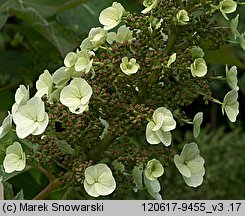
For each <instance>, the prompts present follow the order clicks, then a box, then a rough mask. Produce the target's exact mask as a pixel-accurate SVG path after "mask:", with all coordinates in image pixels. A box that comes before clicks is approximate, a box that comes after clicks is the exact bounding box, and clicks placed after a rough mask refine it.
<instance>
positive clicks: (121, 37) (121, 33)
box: [107, 25, 133, 44]
mask: <svg viewBox="0 0 245 216" xmlns="http://www.w3.org/2000/svg"><path fill="white" fill-rule="evenodd" d="M132 40H133V33H132V31H130V30H129V28H128V27H126V25H123V26H120V27H119V28H118V30H117V33H115V32H109V33H108V36H107V42H108V43H109V44H112V42H113V41H116V42H119V43H122V42H124V41H128V42H131V41H132Z"/></svg>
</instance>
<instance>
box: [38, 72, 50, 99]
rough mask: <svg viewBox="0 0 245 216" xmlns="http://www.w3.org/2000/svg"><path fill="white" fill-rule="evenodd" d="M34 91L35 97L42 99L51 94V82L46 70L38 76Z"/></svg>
mask: <svg viewBox="0 0 245 216" xmlns="http://www.w3.org/2000/svg"><path fill="white" fill-rule="evenodd" d="M36 89H37V93H36V94H35V97H42V96H44V95H46V96H47V97H49V96H50V94H51V93H52V89H53V81H52V76H51V75H50V73H49V71H48V70H45V71H44V73H43V74H41V75H40V76H39V79H38V81H37V82H36Z"/></svg>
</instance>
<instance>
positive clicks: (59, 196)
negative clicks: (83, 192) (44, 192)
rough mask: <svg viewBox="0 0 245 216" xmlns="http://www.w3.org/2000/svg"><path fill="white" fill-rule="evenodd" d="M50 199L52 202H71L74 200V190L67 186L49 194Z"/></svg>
mask: <svg viewBox="0 0 245 216" xmlns="http://www.w3.org/2000/svg"><path fill="white" fill-rule="evenodd" d="M49 198H50V199H53V200H73V199H74V198H75V188H74V187H69V186H68V185H66V186H64V187H62V188H58V189H56V190H54V191H52V192H51V194H50V197H49Z"/></svg>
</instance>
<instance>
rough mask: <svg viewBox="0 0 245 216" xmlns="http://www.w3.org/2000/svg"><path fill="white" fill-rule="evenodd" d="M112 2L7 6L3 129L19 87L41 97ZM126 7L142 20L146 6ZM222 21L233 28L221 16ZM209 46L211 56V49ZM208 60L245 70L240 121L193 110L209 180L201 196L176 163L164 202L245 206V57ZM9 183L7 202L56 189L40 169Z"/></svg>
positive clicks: (3, 15) (0, 89)
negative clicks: (46, 78) (45, 79)
mask: <svg viewBox="0 0 245 216" xmlns="http://www.w3.org/2000/svg"><path fill="white" fill-rule="evenodd" d="M112 2H113V1H112V0H103V1H101V0H52V1H49V0H21V1H20V0H0V122H2V119H3V118H4V117H5V116H6V113H7V111H8V110H10V109H11V106H12V104H13V102H14V93H15V91H16V89H17V88H18V86H19V85H20V84H24V85H26V86H27V85H29V86H30V89H31V90H33V89H34V88H35V81H36V80H37V79H38V76H39V75H40V74H41V73H43V71H44V70H45V69H48V70H49V71H50V72H51V73H53V72H54V71H55V70H56V69H58V68H59V67H60V66H61V65H62V61H63V58H64V56H65V55H66V53H68V52H69V51H72V50H75V49H76V48H77V47H78V46H79V45H80V43H81V41H82V40H83V38H85V37H86V36H87V33H88V31H89V30H90V29H91V28H92V27H97V26H100V24H99V22H98V17H99V13H100V12H101V11H102V10H103V9H104V8H106V7H108V6H110V5H111V4H112ZM118 2H121V3H122V5H123V6H124V7H125V9H126V10H128V11H131V12H136V13H140V11H141V10H142V8H143V7H142V4H141V3H142V0H120V1H119V0H118ZM237 13H239V14H240V18H239V31H240V32H244V31H245V10H244V7H239V8H238V10H237ZM235 15H236V14H235V13H234V14H232V15H231V16H230V17H231V18H234V17H235ZM215 19H217V21H218V22H225V23H224V24H225V25H229V24H228V22H226V21H225V20H224V19H223V18H222V17H220V15H217V16H216V17H215ZM202 47H203V48H204V49H205V44H203V45H202ZM205 54H206V55H205V59H206V60H207V62H208V63H209V69H210V70H216V71H220V72H222V71H224V68H225V64H228V65H230V66H232V65H237V66H238V68H239V70H238V72H239V74H238V76H239V78H240V80H239V87H240V92H239V103H240V114H239V117H238V122H236V123H235V124H231V123H229V122H228V121H227V119H226V118H225V117H223V116H222V114H221V110H220V107H217V106H216V105H215V104H209V106H205V105H204V104H203V102H202V100H201V99H200V100H197V101H195V102H194V104H193V105H192V106H193V107H192V108H193V109H192V108H191V109H188V110H186V111H187V112H190V111H189V110H191V111H192V112H194V111H201V110H202V111H204V124H203V131H202V132H201V135H200V136H199V137H198V140H197V143H198V144H199V147H200V150H201V155H202V156H203V157H204V158H205V160H206V163H205V167H206V175H205V179H204V182H203V184H202V186H200V187H198V188H196V189H193V188H190V187H188V186H187V185H185V183H184V181H183V180H182V177H181V175H180V174H179V175H178V174H176V173H178V171H177V169H176V168H175V167H174V164H172V165H171V166H170V167H169V168H168V169H166V171H165V175H163V177H161V181H162V191H163V198H164V199H245V190H244V189H243V188H244V182H245V169H244V166H245V156H244V155H245V133H244V120H245V115H244V113H243V112H242V110H243V109H244V106H245V104H244V95H245V73H244V69H245V51H244V50H242V49H241V48H240V47H238V46H236V45H234V46H232V47H230V46H224V47H222V48H221V49H220V50H216V51H206V52H205ZM212 87H213V89H214V90H216V91H215V92H217V95H215V97H217V98H222V97H223V95H224V94H225V93H226V92H227V91H228V88H227V86H226V85H220V84H218V83H215V82H214V83H213V86H212ZM197 107H198V109H197ZM195 113H196V112H195ZM193 114H194V113H192V114H191V115H193ZM224 125H225V126H224ZM188 129H189V131H188ZM178 133H179V134H178ZM190 134H191V128H187V132H186V133H185V134H181V132H180V131H176V132H175V136H176V137H177V138H176V143H181V145H180V149H179V151H181V148H182V146H183V144H184V143H187V142H190V141H193V140H191V137H192V136H191V135H190ZM9 136H11V134H10V135H9ZM183 137H184V138H183ZM6 139H9V138H6ZM5 141H6V140H5V139H2V140H1V141H0V154H1V153H2V154H4V152H1V145H4V142H5ZM0 173H1V170H0ZM4 184H5V185H4V186H5V189H7V190H6V192H7V195H6V198H8V199H14V198H18V199H22V198H25V199H32V198H33V197H34V196H35V195H36V194H37V193H39V192H40V191H41V190H42V188H44V187H45V186H46V185H47V184H48V180H47V179H46V178H45V177H44V176H43V175H42V174H41V173H40V172H39V171H37V170H33V169H32V170H30V171H28V172H26V173H24V174H22V175H17V176H15V177H14V178H11V179H10V180H9V181H8V182H5V183H4ZM12 187H13V188H12ZM59 193H61V195H60V194H59V196H57V194H53V197H52V198H53V199H55V198H56V197H59V198H60V197H62V198H63V199H68V198H69V197H66V189H64V190H62V189H61V190H60V191H59Z"/></svg>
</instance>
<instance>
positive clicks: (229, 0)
mask: <svg viewBox="0 0 245 216" xmlns="http://www.w3.org/2000/svg"><path fill="white" fill-rule="evenodd" d="M236 8H237V3H236V2H235V1H233V0H224V1H221V2H220V3H219V9H220V12H221V13H222V15H223V16H224V18H225V19H227V20H229V18H228V17H227V15H226V14H229V13H233V12H235V11H236Z"/></svg>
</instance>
